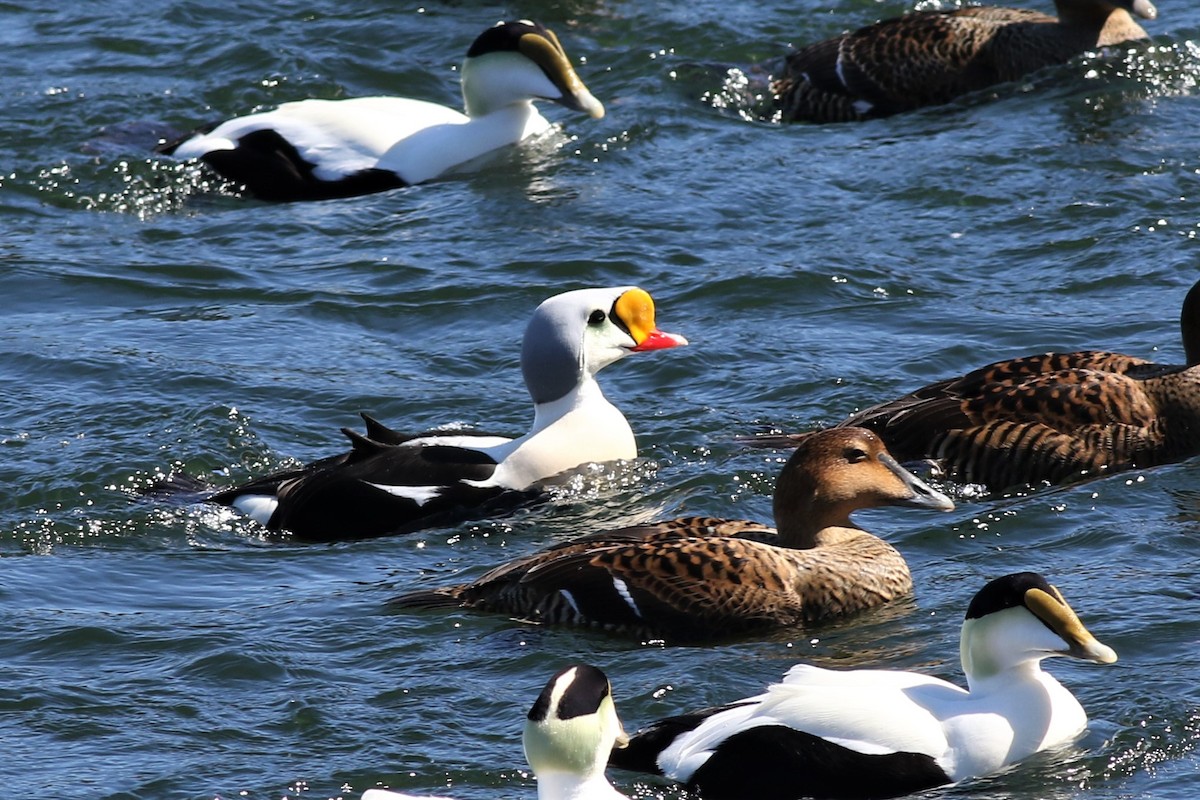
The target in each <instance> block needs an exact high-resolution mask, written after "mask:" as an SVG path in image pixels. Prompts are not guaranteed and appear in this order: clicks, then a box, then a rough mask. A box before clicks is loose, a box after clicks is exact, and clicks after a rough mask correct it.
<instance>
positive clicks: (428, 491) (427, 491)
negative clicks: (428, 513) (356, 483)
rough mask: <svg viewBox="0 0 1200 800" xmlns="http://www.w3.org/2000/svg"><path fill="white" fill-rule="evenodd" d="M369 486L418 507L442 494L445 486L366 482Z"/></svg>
mask: <svg viewBox="0 0 1200 800" xmlns="http://www.w3.org/2000/svg"><path fill="white" fill-rule="evenodd" d="M366 484H367V485H368V486H374V487H375V488H376V489H379V490H380V491H384V492H387V493H388V494H390V495H392V496H393V497H403V498H404V499H405V500H412V501H413V502H414V503H416V504H417V506H418V507H420V506H424V505H425V504H426V503H428V502H429V501H430V500H432V499H433V498H435V497H437V496H438V495H439V494H441V492H442V489H444V488H445V487H444V486H389V485H388V484H386V483H371V482H370V481H366Z"/></svg>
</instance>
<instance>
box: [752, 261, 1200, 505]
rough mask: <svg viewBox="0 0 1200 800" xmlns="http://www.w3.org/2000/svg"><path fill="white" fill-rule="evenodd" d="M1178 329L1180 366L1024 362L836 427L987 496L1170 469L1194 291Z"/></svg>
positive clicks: (1191, 411)
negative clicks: (866, 435) (873, 439)
mask: <svg viewBox="0 0 1200 800" xmlns="http://www.w3.org/2000/svg"><path fill="white" fill-rule="evenodd" d="M1180 328H1181V329H1182V332H1183V343H1184V350H1185V353H1186V355H1187V361H1188V364H1187V365H1185V366H1170V365H1163V364H1155V363H1153V362H1150V361H1147V360H1145V359H1142V358H1136V357H1134V356H1127V355H1122V354H1120V353H1109V352H1105V351H1097V350H1087V351H1083V352H1078V353H1046V354H1044V355H1036V356H1027V357H1025V358H1016V359H1011V360H1008V361H999V362H996V363H994V364H988V365H987V366H985V367H980V368H979V369H977V370H974V371H973V372H969V373H967V374H966V375H963V376H962V377H959V378H950V379H948V380H943V381H939V382H937V383H932V384H930V385H928V386H925V387H923V388H921V389H918V390H917V391H915V392H913V393H912V394H909V395H906V396H904V397H901V398H899V399H897V400H892V401H890V402H887V403H881V404H880V405H877V406H872V407H871V408H868V409H865V410H863V411H860V412H858V413H857V414H853V415H852V416H850V417H848V418H847V419H846V420H844V421H843V422H841V423H839V427H840V426H862V427H865V428H870V429H871V430H873V431H875V432H877V433H878V434H879V435H880V436H882V437H883V438H884V441H886V442H887V443H888V447H889V448H890V449H891V451H892V452H893V453H895V454H896V457H897V458H898V459H900V460H901V461H913V460H917V459H933V460H935V461H937V462H939V463H940V465H941V466H942V468H943V469H944V470H945V471H946V472H947V473H948V474H949V475H950V476H952V477H954V478H956V479H958V480H962V481H966V482H970V483H982V484H985V485H986V486H987V487H988V488H989V489H991V490H993V491H1001V490H1003V489H1008V488H1011V487H1015V486H1020V485H1024V484H1039V483H1050V484H1057V483H1063V482H1066V481H1070V480H1074V479H1079V478H1082V477H1087V476H1094V475H1097V474H1100V473H1103V472H1106V471H1115V470H1124V469H1134V468H1137V467H1152V466H1156V465H1159V464H1165V463H1170V462H1173V461H1179V460H1182V459H1184V458H1188V457H1190V456H1193V455H1197V454H1200V282H1197V283H1196V285H1194V286H1193V287H1192V289H1191V290H1190V291H1189V292H1188V294H1187V297H1186V298H1185V299H1184V301H1183V310H1182V312H1181V313H1180ZM800 435H801V436H803V435H804V434H800ZM757 441H758V443H759V444H765V445H768V446H778V445H784V444H786V443H788V441H790V440H789V439H788V437H787V436H786V435H785V436H776V437H769V436H768V437H759V438H758V440H757Z"/></svg>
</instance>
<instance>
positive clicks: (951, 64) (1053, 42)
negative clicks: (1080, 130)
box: [771, 0, 1158, 122]
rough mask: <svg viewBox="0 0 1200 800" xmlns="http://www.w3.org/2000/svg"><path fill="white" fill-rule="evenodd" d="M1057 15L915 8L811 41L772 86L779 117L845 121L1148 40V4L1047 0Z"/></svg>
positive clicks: (941, 99) (1151, 13) (943, 99)
mask: <svg viewBox="0 0 1200 800" xmlns="http://www.w3.org/2000/svg"><path fill="white" fill-rule="evenodd" d="M1055 7H1056V8H1057V10H1058V17H1057V18H1056V17H1051V16H1049V15H1047V14H1042V13H1040V12H1037V11H1027V10H1024V9H1017V8H1000V7H994V6H967V7H964V8H956V9H952V10H948V11H914V12H912V13H910V14H906V15H904V16H902V17H897V18H894V19H888V20H884V21H883V22H878V23H875V24H874V25H869V26H867V27H865V28H860V29H859V30H857V31H854V32H852V33H847V34H844V35H842V36H839V37H836V38H834V39H828V40H826V41H823V42H818V43H816V44H812V45H809V46H807V47H805V48H803V49H801V50H798V51H796V52H794V53H792V54H791V55H789V56H788V57H787V59H786V62H785V65H784V67H783V69H782V72H781V74H780V75H779V76H778V77H776V78H775V79H774V80H773V81H772V83H771V91H772V93H773V95H774V96H775V104H776V107H777V110H778V113H779V115H780V118H781V120H782V121H785V122H793V121H797V122H799V121H803V122H849V121H854V120H863V119H871V118H875V117H886V116H889V115H892V114H897V113H899V112H902V111H911V110H912V109H915V108H920V107H922V106H931V105H939V104H941V103H947V102H949V101H951V100H953V99H954V98H956V97H958V96H960V95H963V94H967V93H968V92H973V91H976V90H979V89H984V88H987V87H988V86H992V85H995V84H999V83H1005V82H1007V81H1015V80H1018V79H1020V78H1021V77H1023V76H1025V75H1027V74H1029V73H1031V72H1034V71H1036V70H1038V69H1041V68H1043V67H1048V66H1051V65H1053V64H1062V63H1066V62H1067V61H1069V60H1070V59H1072V58H1074V57H1075V56H1077V55H1080V54H1081V53H1084V52H1086V51H1088V50H1094V49H1096V48H1098V47H1107V46H1109V45H1116V44H1120V43H1122V42H1128V41H1132V40H1135V39H1144V38H1146V32H1145V31H1144V30H1142V28H1141V26H1140V25H1138V24H1137V23H1136V22H1135V21H1134V19H1133V17H1132V16H1131V14H1135V15H1137V16H1139V17H1141V18H1143V19H1154V18H1155V17H1156V16H1157V14H1158V12H1157V11H1156V10H1155V8H1154V6H1153V5H1152V4H1151V3H1150V1H1149V0H1055Z"/></svg>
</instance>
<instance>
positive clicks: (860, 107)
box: [854, 100, 875, 114]
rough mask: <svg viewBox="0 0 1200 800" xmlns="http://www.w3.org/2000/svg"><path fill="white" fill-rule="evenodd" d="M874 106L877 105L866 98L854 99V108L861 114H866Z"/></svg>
mask: <svg viewBox="0 0 1200 800" xmlns="http://www.w3.org/2000/svg"><path fill="white" fill-rule="evenodd" d="M874 107H875V104H874V103H868V102H867V101H866V100H855V101H854V110H855V111H857V112H858V113H860V114H866V113H867V112H868V111H870V110H871V109H872V108H874Z"/></svg>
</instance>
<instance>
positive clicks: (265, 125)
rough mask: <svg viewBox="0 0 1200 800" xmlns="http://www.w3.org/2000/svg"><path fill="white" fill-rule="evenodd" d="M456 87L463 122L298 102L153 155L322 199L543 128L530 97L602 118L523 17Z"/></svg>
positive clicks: (380, 108) (482, 50)
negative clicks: (194, 162) (459, 88)
mask: <svg viewBox="0 0 1200 800" xmlns="http://www.w3.org/2000/svg"><path fill="white" fill-rule="evenodd" d="M461 80H462V94H463V102H464V104H465V108H466V113H465V114H463V113H461V112H459V111H456V110H454V109H452V108H447V107H445V106H442V105H438V104H437V103H430V102H426V101H424V100H414V99H410V98H405V97H359V98H352V99H349V100H301V101H298V102H293V103H284V104H283V105H281V106H279V108H277V109H275V110H274V111H267V112H263V113H260V114H251V115H250V116H246V117H238V118H236V119H232V120H229V121H227V122H223V123H221V124H220V125H217V126H216V127H215V128H213V129H212V130H209V131H206V132H203V133H199V134H197V135H195V136H191V137H189V138H185V139H183V140H182V141H178V142H172V143H169V144H164V145H160V147H159V151H160V152H163V153H166V154H168V155H174V156H175V157H177V158H182V159H187V158H198V159H200V160H201V161H203V162H205V163H206V164H208V165H209V166H210V167H212V168H213V169H215V170H216V171H217V172H219V173H221V175H223V176H225V177H226V178H228V179H229V180H232V181H235V182H236V183H240V184H243V185H244V186H245V187H246V188H247V189H248V190H249V191H250V193H251V194H253V195H255V196H256V197H259V198H261V199H263V200H279V201H287V200H325V199H329V198H334V197H350V196H353V195H360V194H369V193H371V192H379V191H384V190H386V189H394V188H396V187H398V186H409V185H412V184H416V183H423V182H424V181H428V180H432V179H433V178H436V177H438V176H439V175H441V174H443V173H444V172H447V171H448V170H450V169H452V168H453V167H455V166H458V165H459V164H462V163H464V162H467V161H470V160H471V159H473V158H477V157H479V156H482V155H483V154H485V153H489V152H491V151H492V150H495V149H497V148H499V147H503V146H505V145H510V144H515V143H517V142H520V141H522V140H523V139H526V138H528V137H530V136H533V135H535V134H538V133H542V132H544V131H546V130H547V129H548V128H549V127H550V123H549V122H547V121H546V119H545V118H544V117H543V116H542V115H541V114H540V113H538V110H537V109H536V108H535V107H534V105H533V101H534V100H551V101H553V102H556V103H560V104H562V105H564V106H566V107H567V108H570V109H572V110H574V111H582V112H584V113H586V114H588V115H589V116H591V117H593V118H597V119H598V118H600V117H603V116H604V106H603V105H602V104H601V103H600V101H599V100H597V99H596V98H595V97H593V96H592V94H591V93H590V92H589V91H588V90H587V87H586V86H584V85H583V81H581V80H580V79H579V76H578V75H577V74H576V73H575V69H574V68H573V67H572V66H571V62H570V61H569V60H568V59H567V54H566V53H565V52H564V51H563V48H562V45H561V44H559V42H558V38H557V37H556V36H555V35H554V33H553V32H552V31H550V30H549V29H547V28H545V27H543V26H541V25H539V24H537V23H535V22H530V21H528V20H521V21H519V22H501V23H499V24H497V25H496V26H494V27H492V28H489V29H487V30H486V31H484V32H483V33H482V34H480V36H479V38H477V39H476V40H475V43H474V44H472V45H471V48H470V50H468V51H467V58H466V61H465V62H463V65H462V79H461Z"/></svg>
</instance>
